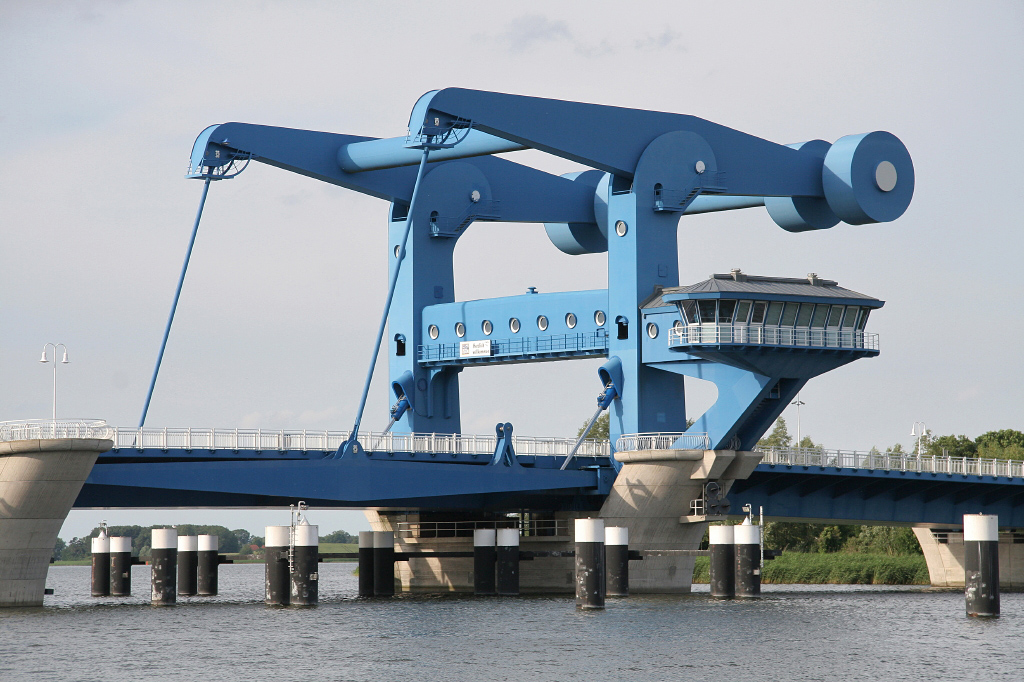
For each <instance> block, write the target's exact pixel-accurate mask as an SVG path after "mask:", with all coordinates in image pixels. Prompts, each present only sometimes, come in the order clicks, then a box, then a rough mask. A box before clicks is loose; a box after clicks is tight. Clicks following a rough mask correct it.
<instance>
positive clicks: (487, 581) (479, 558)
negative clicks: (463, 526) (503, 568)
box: [473, 528, 497, 594]
mask: <svg viewBox="0 0 1024 682" xmlns="http://www.w3.org/2000/svg"><path fill="white" fill-rule="evenodd" d="M496 539H497V533H496V532H495V529H494V528H477V529H475V530H474V531H473V593H474V594H495V593H496V592H497V586H496V584H495V581H494V571H495V564H496V563H497V550H496V549H495V542H496Z"/></svg>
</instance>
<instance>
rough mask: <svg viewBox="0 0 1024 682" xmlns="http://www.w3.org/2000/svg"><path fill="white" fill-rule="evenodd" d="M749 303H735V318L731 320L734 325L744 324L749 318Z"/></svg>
mask: <svg viewBox="0 0 1024 682" xmlns="http://www.w3.org/2000/svg"><path fill="white" fill-rule="evenodd" d="M750 304H751V302H750V301H737V302H736V317H735V318H733V319H734V321H735V322H736V324H746V323H747V318H749V317H750Z"/></svg>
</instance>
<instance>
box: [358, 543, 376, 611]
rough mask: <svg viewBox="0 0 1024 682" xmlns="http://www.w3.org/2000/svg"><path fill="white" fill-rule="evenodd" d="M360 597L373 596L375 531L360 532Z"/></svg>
mask: <svg viewBox="0 0 1024 682" xmlns="http://www.w3.org/2000/svg"><path fill="white" fill-rule="evenodd" d="M359 596H360V597H372V596H373V531H372V530H361V531H359Z"/></svg>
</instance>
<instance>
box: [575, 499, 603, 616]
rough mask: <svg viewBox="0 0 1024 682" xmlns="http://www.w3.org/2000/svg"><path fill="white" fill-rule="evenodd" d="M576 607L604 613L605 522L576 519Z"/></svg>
mask: <svg viewBox="0 0 1024 682" xmlns="http://www.w3.org/2000/svg"><path fill="white" fill-rule="evenodd" d="M575 539H576V607H577V608H580V609H603V608H604V594H605V573H604V521H603V520H601V519H576V535H575Z"/></svg>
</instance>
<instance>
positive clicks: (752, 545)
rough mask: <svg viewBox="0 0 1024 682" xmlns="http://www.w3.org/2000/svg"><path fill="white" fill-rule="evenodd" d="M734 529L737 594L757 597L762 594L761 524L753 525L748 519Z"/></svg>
mask: <svg viewBox="0 0 1024 682" xmlns="http://www.w3.org/2000/svg"><path fill="white" fill-rule="evenodd" d="M732 529H733V547H734V551H735V552H736V596H737V597H757V596H759V595H760V594H761V526H754V525H751V523H750V519H747V520H746V521H744V522H743V523H742V524H740V525H739V526H733V527H732Z"/></svg>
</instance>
